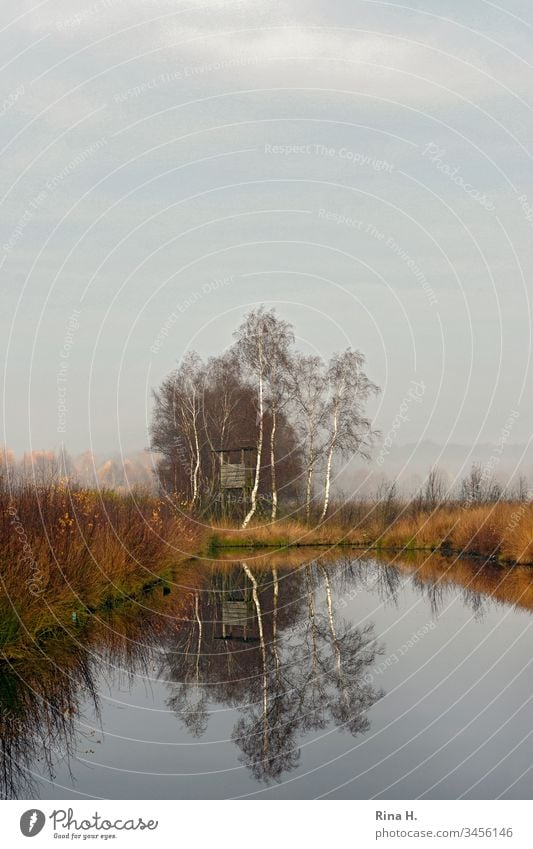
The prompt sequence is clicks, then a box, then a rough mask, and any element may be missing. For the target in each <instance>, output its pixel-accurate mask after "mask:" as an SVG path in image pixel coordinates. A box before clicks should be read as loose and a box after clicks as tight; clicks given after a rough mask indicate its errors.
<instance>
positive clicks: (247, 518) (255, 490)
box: [242, 363, 264, 528]
mask: <svg viewBox="0 0 533 849" xmlns="http://www.w3.org/2000/svg"><path fill="white" fill-rule="evenodd" d="M263 425H264V410H263V364H262V363H261V366H260V374H259V434H258V437H257V460H256V464H255V479H254V485H253V489H252V498H251V502H252V503H251V505H250V509H249V510H248V513H247V514H246V516H245V518H244V521H243V523H242V527H243V528H247V527H248V525H249V524H250V520H251V519H252V518H253V516H254V515H255V511H256V509H257V493H258V491H259V475H260V474H261V454H262V452H263Z"/></svg>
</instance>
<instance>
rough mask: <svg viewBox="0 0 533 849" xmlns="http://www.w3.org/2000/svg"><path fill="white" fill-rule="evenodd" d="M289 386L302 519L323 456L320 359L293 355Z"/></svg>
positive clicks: (323, 379) (323, 390) (307, 513)
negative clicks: (298, 447) (299, 457)
mask: <svg viewBox="0 0 533 849" xmlns="http://www.w3.org/2000/svg"><path fill="white" fill-rule="evenodd" d="M291 386H292V394H293V403H294V406H295V408H296V415H297V420H298V429H299V431H300V435H301V443H302V450H303V456H304V469H305V517H306V521H307V522H309V520H310V517H311V502H312V498H313V477H314V473H315V469H316V465H317V463H318V461H319V459H320V458H321V457H322V456H323V453H324V441H323V425H324V421H325V414H326V389H327V381H326V377H325V374H324V362H323V360H322V359H321V357H318V356H314V355H304V354H297V355H296V356H295V357H294V359H293V360H292V363H291Z"/></svg>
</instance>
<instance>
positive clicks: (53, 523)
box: [0, 484, 200, 651]
mask: <svg viewBox="0 0 533 849" xmlns="http://www.w3.org/2000/svg"><path fill="white" fill-rule="evenodd" d="M199 540H200V533H199V531H198V530H197V526H196V525H195V524H194V523H193V522H192V520H190V519H188V518H186V517H183V516H179V515H176V513H175V510H173V509H172V508H171V507H170V505H168V504H167V503H166V502H164V501H161V500H159V499H157V498H155V497H153V496H152V495H150V494H148V493H144V492H135V493H133V492H132V493H130V494H128V495H122V494H117V493H115V492H112V491H101V490H87V489H81V488H75V489H72V488H69V487H67V486H65V485H63V484H58V485H54V484H52V485H49V486H43V487H35V486H31V485H24V486H22V487H20V488H19V489H18V490H17V491H16V492H12V493H10V492H8V491H7V490H6V489H5V488H4V489H0V579H1V589H0V649H2V650H4V651H5V650H6V647H7V646H9V645H14V644H17V645H18V646H19V647H20V646H21V645H24V644H26V645H27V644H33V643H35V642H38V641H39V640H41V639H42V638H43V637H44V636H46V635H49V634H50V632H52V631H54V630H55V629H57V628H61V627H64V625H65V623H67V622H71V621H78V622H81V621H83V620H84V618H86V617H87V616H88V615H89V614H90V612H91V611H94V610H96V609H98V608H101V607H103V606H111V605H114V604H117V603H119V602H120V601H121V600H124V599H127V598H130V597H131V596H132V595H135V594H136V593H138V592H140V591H142V589H143V588H145V587H146V586H149V585H150V584H152V583H154V582H156V581H157V580H158V579H159V578H160V577H161V576H164V575H165V573H166V572H167V571H168V570H169V569H170V568H171V567H172V566H173V565H174V564H175V563H177V562H179V561H180V560H183V559H184V558H186V557H189V556H190V554H191V552H193V551H194V550H196V549H197V548H198V546H199Z"/></svg>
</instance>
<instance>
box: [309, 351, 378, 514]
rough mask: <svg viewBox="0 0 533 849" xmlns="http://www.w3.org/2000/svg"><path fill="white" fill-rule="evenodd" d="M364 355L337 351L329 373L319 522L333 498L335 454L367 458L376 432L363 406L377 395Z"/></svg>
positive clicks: (332, 359)
mask: <svg viewBox="0 0 533 849" xmlns="http://www.w3.org/2000/svg"><path fill="white" fill-rule="evenodd" d="M364 364H365V358H364V356H363V355H362V354H361V352H360V351H352V349H351V348H347V349H346V350H345V351H344V352H343V353H342V354H334V355H333V357H332V358H331V360H330V362H329V366H328V370H327V375H326V383H327V388H328V396H329V398H328V404H327V413H326V417H325V418H326V424H325V426H326V428H327V437H326V446H325V454H326V458H325V462H326V469H325V481H324V503H323V506H322V513H321V515H320V521H321V522H322V521H324V519H325V517H326V514H327V511H328V506H329V500H330V490H331V470H332V466H333V459H334V457H335V454H337V453H339V454H341V455H343V456H349V457H352V456H355V455H359V456H360V457H363V458H364V459H368V457H369V454H368V449H369V448H370V445H371V443H372V437H373V435H374V434H373V432H372V428H371V423H370V421H369V419H367V418H365V416H364V408H365V405H366V402H367V401H368V399H369V397H370V396H371V395H373V394H376V393H377V392H378V391H379V390H378V387H377V386H376V385H375V384H374V383H372V382H371V381H370V380H369V379H368V377H367V376H366V374H365V372H364V371H363V366H364Z"/></svg>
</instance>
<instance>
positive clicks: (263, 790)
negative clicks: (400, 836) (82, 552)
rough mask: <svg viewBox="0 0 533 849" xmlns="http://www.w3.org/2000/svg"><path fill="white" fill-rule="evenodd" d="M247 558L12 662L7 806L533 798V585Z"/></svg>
mask: <svg viewBox="0 0 533 849" xmlns="http://www.w3.org/2000/svg"><path fill="white" fill-rule="evenodd" d="M229 557H231V559H228V560H219V561H213V560H211V561H200V560H197V561H194V562H190V563H188V564H186V565H185V566H181V567H179V568H177V569H176V572H175V574H174V576H173V580H172V581H169V582H168V583H165V584H162V585H160V586H158V587H156V588H155V589H153V590H152V591H150V592H149V593H147V594H146V595H145V596H144V597H143V598H142V599H141V600H136V601H130V602H127V603H125V604H123V605H122V606H120V607H116V608H114V609H112V610H109V611H106V612H105V613H103V614H99V615H97V616H93V617H91V618H90V620H89V622H88V623H87V624H85V625H83V626H81V625H79V626H77V625H76V624H75V623H73V624H72V627H71V628H70V630H69V632H68V633H64V634H61V635H55V636H54V637H53V638H50V639H49V640H47V641H46V643H44V644H43V645H42V646H41V647H40V650H36V651H35V652H34V653H32V655H31V657H21V658H20V659H18V660H16V661H13V660H12V661H10V662H9V663H8V662H5V661H4V663H3V665H2V666H1V667H0V737H1V742H2V758H3V762H2V769H1V771H0V785H1V786H0V791H1V795H2V797H4V798H5V797H7V798H34V797H40V798H43V799H54V798H58V799H76V798H91V797H97V798H111V799H114V798H118V799H120V798H122V799H128V798H143V799H149V798H154V799H167V798H168V799H189V798H190V799H208V798H216V799H221V798H236V797H238V798H241V797H244V798H256V799H270V798H283V799H292V798H303V799H309V798H317V797H324V798H378V799H387V798H390V799H415V798H434V799H436V798H444V799H445V798H465V799H473V798H479V799H492V798H496V797H502V798H521V799H522V798H523V799H527V798H531V796H532V795H533V751H532V748H533V741H532V732H533V710H532V704H531V700H532V693H533V686H532V685H533V677H532V674H531V654H532V650H531V646H532V640H531V634H530V628H531V622H532V618H531V609H533V582H532V577H533V572H531V571H530V570H529V569H523V568H516V569H503V568H499V567H498V566H497V565H494V564H488V563H482V562H480V561H465V560H462V561H459V560H456V561H454V560H451V559H449V560H448V559H444V558H443V557H440V556H439V555H436V554H433V555H430V556H421V555H420V556H418V557H415V556H413V557H412V558H410V559H409V560H407V561H406V560H401V559H398V558H397V557H390V558H388V559H387V560H385V559H382V560H376V559H372V558H365V559H361V558H358V557H356V556H354V555H352V554H347V553H344V554H342V555H338V554H335V553H331V552H328V553H327V554H322V553H321V552H316V551H310V550H307V551H304V550H300V551H299V552H298V553H296V552H293V551H290V552H289V553H288V554H285V555H282V554H272V555H262V556H257V555H254V554H250V555H248V554H247V555H246V556H243V555H242V554H236V553H233V554H231V555H229Z"/></svg>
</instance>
